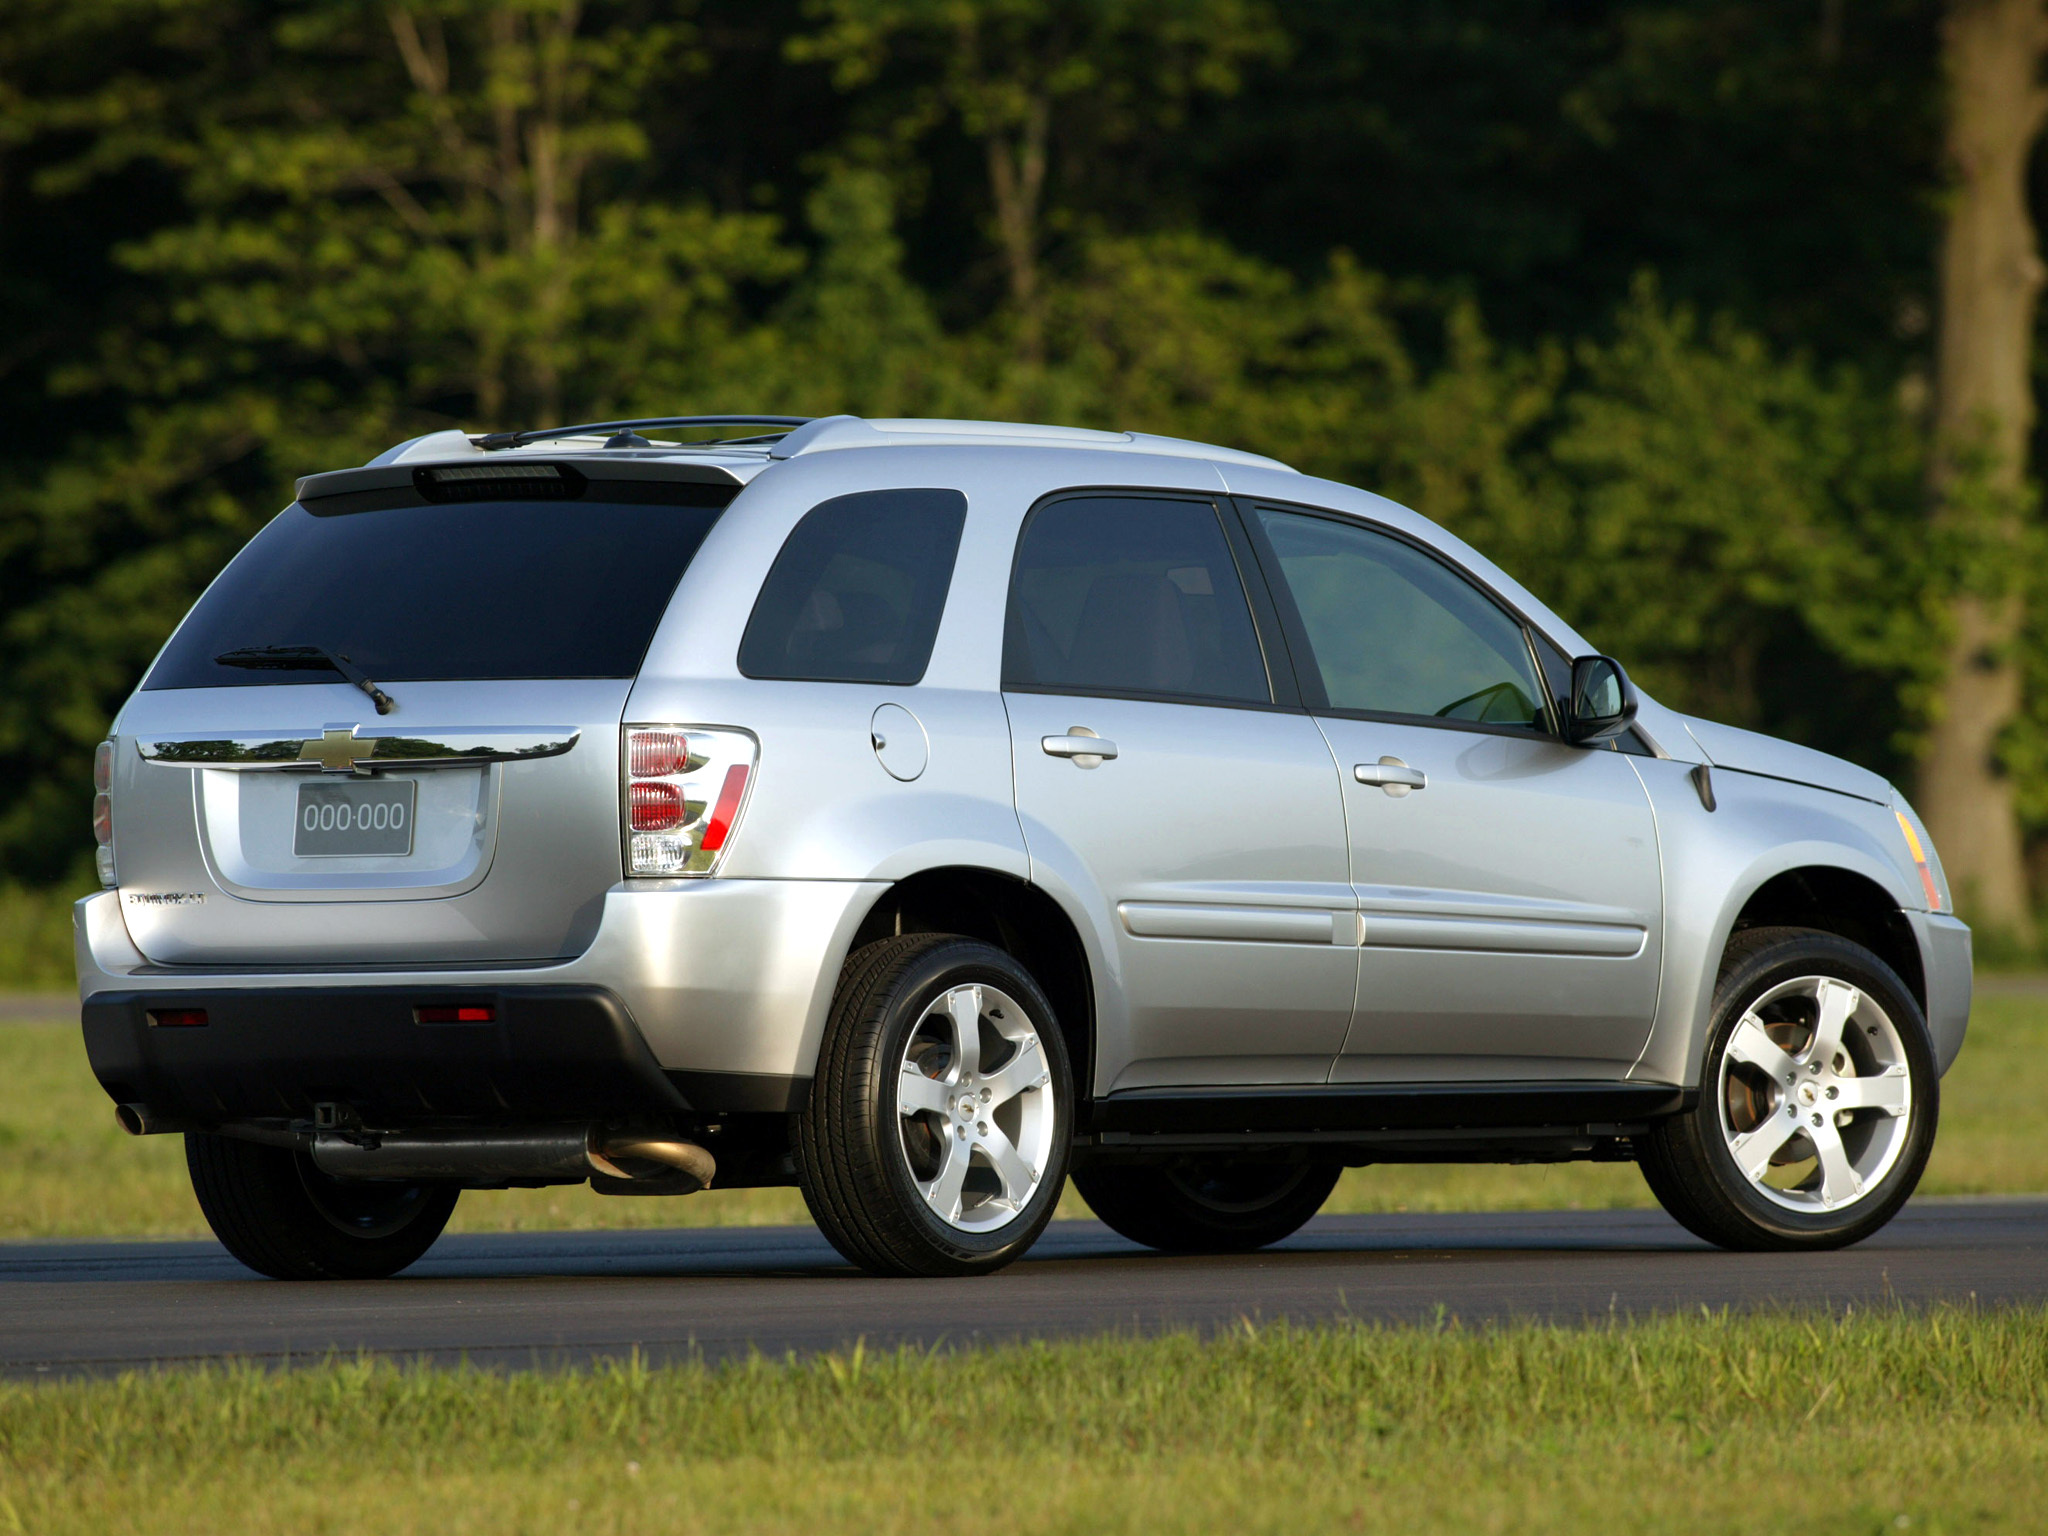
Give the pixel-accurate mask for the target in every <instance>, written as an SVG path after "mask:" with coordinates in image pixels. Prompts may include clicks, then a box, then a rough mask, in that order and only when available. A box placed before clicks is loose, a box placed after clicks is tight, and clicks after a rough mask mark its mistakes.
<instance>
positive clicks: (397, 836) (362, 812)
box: [292, 779, 419, 859]
mask: <svg viewBox="0 0 2048 1536" xmlns="http://www.w3.org/2000/svg"><path fill="white" fill-rule="evenodd" d="M418 788H419V785H418V784H416V783H415V782H414V781H413V780H411V779H369V780H366V781H362V782H347V781H344V782H336V781H334V780H331V779H328V780H322V781H319V782H317V783H312V784H301V785H300V786H299V814H298V820H297V821H296V822H295V823H294V824H293V826H292V852H293V853H295V854H297V855H298V856H299V857H300V858H302V859H319V858H331V857H336V856H340V857H347V856H350V855H353V856H355V857H357V858H363V857H366V856H376V857H383V858H391V857H393V856H396V857H399V858H403V857H404V856H405V855H406V854H409V853H411V852H412V808H413V795H414V793H415V791H417V790H418Z"/></svg>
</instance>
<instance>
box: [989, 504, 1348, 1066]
mask: <svg viewBox="0 0 2048 1536" xmlns="http://www.w3.org/2000/svg"><path fill="white" fill-rule="evenodd" d="M1250 558H1251V557H1250V550H1249V546H1248V545H1246V544H1245V543H1244V542H1243V536H1242V534H1241V533H1236V534H1234V535H1233V534H1231V533H1227V532H1226V525H1225V523H1224V520H1223V517H1222V516H1221V515H1220V513H1219V509H1218V507H1217V505H1216V504H1215V503H1214V502H1213V501H1211V500H1209V499H1206V498H1200V497H1195V496H1156V495H1142V494H1136V493H1122V494H1100V493H1093V494H1088V495H1076V496H1068V497H1062V498H1058V499H1055V500H1052V501H1049V502H1046V503H1043V504H1041V505H1040V506H1039V507H1038V508H1037V509H1035V510H1034V511H1033V513H1032V514H1031V517H1030V519H1029V521H1028V522H1027V523H1026V525H1025V529H1024V534H1023V537H1022V539H1021V540H1020V542H1019V547H1018V554H1017V565H1016V572H1015V577H1014V580H1013V582H1012V588H1011V596H1010V609H1009V616H1008V628H1007V635H1006V644H1005V647H1004V669H1003V670H1004V703H1005V705H1006V706H1007V708H1008V710H1009V715H1010V732H1011V750H1012V754H1013V758H1014V761H1015V771H1016V790H1017V809H1018V814H1019V817H1020V819H1021V821H1022V823H1023V829H1024V840H1025V844H1026V846H1027V848H1028V849H1029V851H1030V856H1031V870H1032V878H1033V880H1034V881H1036V882H1037V883H1039V884H1041V885H1043V886H1045V887H1046V888H1047V889H1048V890H1049V891H1051V892H1052V893H1053V894H1054V896H1055V897H1056V898H1058V899H1060V900H1062V901H1063V902H1065V903H1066V904H1067V905H1068V908H1069V910H1071V911H1077V912H1082V913H1085V914H1086V915H1087V917H1088V918H1089V920H1090V923H1089V926H1090V927H1091V928H1092V930H1093V932H1094V934H1095V935H1096V937H1097V939H1098V941H1099V946H1100V952H1099V953H1098V954H1097V956H1096V957H1095V959H1096V964H1097V967H1098V972H1099V974H1098V975H1097V978H1096V981H1097V985H1096V995H1097V1000H1098V1008H1099V1017H1098V1020H1097V1032H1096V1033H1097V1061H1096V1071H1095V1080H1096V1081H1095V1087H1096V1091H1098V1092H1109V1091H1112V1090H1122V1089H1131V1088H1163V1087H1178V1086H1195V1085H1224V1084H1254V1083H1315V1082H1321V1081H1323V1080H1324V1078H1325V1077H1326V1076H1327V1074H1328V1071H1329V1067H1330V1062H1331V1060H1332V1059H1333V1058H1334V1057H1335V1056H1336V1054H1337V1051H1338V1049H1339V1048H1340V1046H1341V1045H1342V1043H1343V1039H1344V1034H1345V1030H1346V1028H1347V1026H1348V1024H1349V1021H1350V1017H1351V1008H1352V1001H1353V991H1354V987H1355V983H1356V979H1357V957H1358V951H1357V949H1356V947H1355V935H1356V925H1357V917H1356V903H1355V901H1354V900H1353V898H1352V894H1351V889H1350V886H1349V883H1348V878H1347V858H1346V853H1345V844H1344V811H1343V804H1342V799H1341V797H1340V795H1339V793H1338V789H1337V783H1336V777H1335V770H1334V767H1333V765H1332V762H1331V758H1330V753H1329V748H1328V746H1327V745H1326V744H1325V742H1324V740H1323V737H1322V734H1321V733H1320V731H1319V730H1318V729H1317V727H1316V723H1315V721H1314V720H1313V719H1311V718H1310V717H1309V715H1308V714H1307V713H1305V712H1304V711H1303V710H1301V709H1300V708H1299V707H1298V706H1295V705H1293V704H1292V702H1291V699H1289V702H1288V703H1285V704H1282V703H1278V702H1276V695H1275V691H1274V673H1275V672H1278V673H1279V675H1280V678H1281V680H1282V689H1283V692H1282V694H1281V695H1280V697H1282V698H1288V697H1289V694H1288V690H1291V686H1292V684H1291V679H1290V678H1288V676H1287V674H1286V671H1285V664H1284V662H1280V661H1279V660H1278V658H1277V657H1276V658H1275V661H1276V665H1275V667H1273V668H1271V669H1269V667H1268V665H1267V656H1266V651H1267V646H1266V645H1265V644H1263V643H1262V640H1261V635H1260V631H1259V628H1258V627H1257V626H1256V625H1255V624H1254V622H1253V617H1252V612H1251V608H1250V606H1249V604H1248V602H1247V600H1246V594H1245V587H1244V584H1243V581H1242V578H1241V576H1240V574H1239V564H1240V560H1241V559H1242V560H1244V561H1247V562H1248V561H1249V560H1250ZM1098 744H1099V750H1098Z"/></svg>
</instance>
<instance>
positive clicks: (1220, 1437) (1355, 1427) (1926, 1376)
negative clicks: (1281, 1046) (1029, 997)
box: [0, 1309, 2048, 1536]
mask: <svg viewBox="0 0 2048 1536" xmlns="http://www.w3.org/2000/svg"><path fill="white" fill-rule="evenodd" d="M2044 1420H2048V1313H2044V1312H2042V1311H2041V1310H2039V1309H2026V1310H2016V1311H2011V1312H2001V1313H1986V1314H1978V1313H1974V1312H1968V1311H1955V1310H1948V1311H1938V1312H1935V1313H1933V1314H1929V1315H1924V1316H1921V1317H1904V1316H1899V1315H1880V1316H1872V1315H1857V1316H1852V1317H1849V1318H1846V1319H1839V1320H1831V1319H1826V1318H1802V1317H1797V1316H1781V1317H1768V1316H1766V1317H1747V1318H1730V1317H1724V1316H1713V1317H1703V1316H1699V1315H1694V1316H1691V1317H1686V1318H1675V1319H1672V1318H1667V1319H1659V1320H1652V1321H1646V1322H1641V1323H1634V1324H1620V1325H1616V1326H1613V1327H1603V1328H1594V1329H1584V1330H1559V1329H1552V1328H1547V1327H1528V1328H1507V1329H1499V1330H1484V1331H1475V1332H1464V1331H1460V1330H1458V1329H1456V1328H1450V1329H1442V1330H1433V1329H1428V1328H1393V1329H1382V1328H1372V1327H1362V1326H1361V1327H1339V1328H1332V1329H1321V1330H1312V1331H1301V1330H1289V1329H1285V1328H1269V1329H1266V1330H1263V1331H1258V1332H1254V1331H1252V1330H1251V1329H1250V1328H1248V1327H1247V1328H1245V1329H1242V1330H1240V1331H1237V1332H1234V1333H1231V1334H1227V1335H1225V1336H1223V1337H1221V1338H1217V1339H1214V1340H1209V1341H1203V1340H1199V1339H1195V1338H1191V1337H1184V1336H1177V1337H1168V1338H1164V1339H1154V1340H1150V1341H1133V1340H1128V1339H1098V1340H1092V1341H1086V1342H1076V1343H1059V1344H1040V1345H1028V1346H1019V1347H1012V1348H1005V1349H994V1350H987V1351H982V1352H978V1353H975V1354H972V1355H957V1354H939V1355H934V1356H929V1357H928V1356H923V1355H917V1354H908V1355H892V1356H885V1357H875V1356H866V1355H863V1354H862V1353H860V1352H854V1353H850V1354H840V1355H833V1356H827V1357H823V1358H818V1359H813V1360H808V1361H801V1362H788V1363H783V1362H776V1363H769V1362H762V1361H755V1362H752V1363H748V1364H741V1365H738V1366H733V1367H727V1368H724V1369H718V1370H712V1369H705V1368H701V1367H692V1366H680V1367H670V1368H665V1369H661V1370H644V1369H634V1368H631V1367H621V1368H600V1369H597V1370H594V1371H589V1372H560V1373H528V1374H522V1375H517V1376H511V1377H506V1376H498V1375H491V1374H484V1373H477V1372H464V1371H431V1370H405V1369H402V1368H398V1367H394V1366H391V1365H375V1364H359V1363H342V1364H327V1365H319V1366H313V1367H310V1368H306V1367H302V1368H298V1369H294V1370H291V1371H288V1372H283V1373H272V1374H265V1373H261V1372H257V1371H254V1370H235V1369H228V1370H208V1371H199V1372H190V1371H171V1372H165V1373H162V1374H153V1375H138V1376H129V1377H124V1378H120V1379H117V1380H113V1381H106V1382H97V1383H91V1382H85V1383H61V1382H44V1383H38V1384H34V1385H21V1384H8V1385H0V1530H7V1531H20V1532H35V1533H38V1536H42V1533H65V1532H80V1533H85V1532H91V1533H99V1532H104V1531H109V1530H118V1531H129V1532H138V1533H159V1532H163V1533H170V1532H179V1533H183V1532H192V1533H205V1536H214V1533H216V1532H219V1531H224V1530H225V1531H293V1532H305V1533H320V1532H355V1531H373V1530H374V1531H377V1532H380V1533H387V1536H407V1533H415V1532H417V1533H433V1536H457V1533H464V1532H479V1533H490V1536H507V1533H514V1532H536V1533H540V1532H549V1533H552V1532H556V1531H563V1530H574V1531H579V1532H593V1533H595V1532H603V1533H633V1532H649V1533H656V1532H658V1533H662V1536H668V1533H672V1532H685V1531H686V1532H693V1533H716V1532H728V1531H730V1532H784V1531H787V1532H793V1533H803V1536H829V1533H836V1532H848V1533H861V1536H866V1533H876V1532H880V1533H887V1532H930V1531H962V1532H970V1533H981V1532H989V1533H997V1532H1000V1533H1003V1536H1030V1533H1036V1532H1076V1533H1079V1532H1087V1533H1090V1536H1108V1533H1121V1532H1137V1531H1145V1532H1162V1531H1164V1532H1172V1531H1228V1532H1232V1533H1244V1536H1256V1533H1263V1532H1274V1533H1287V1536H1299V1533H1302V1532H1308V1531H1366V1532H1382V1531H1383V1532H1389V1533H1393V1532H1400V1533H1403V1536H1409V1533H1431V1532H1458V1533H1465V1532H1514V1533H1517V1536H1525V1533H1526V1536H1543V1533H1552V1532H1555V1533H1559V1536H1567V1533H1569V1536H1582V1533H1585V1532H1589V1531H1593V1532H1597V1531H1609V1530H1646V1531H1684V1532H1688V1533H1701V1532H1729V1533H1737V1532H1740V1533H1743V1536H1750V1533H1755V1532H1772V1531H1797V1532H1800V1533H1802V1536H1836V1533H1843V1536H1846V1533H1864V1536H1877V1533H1880V1532H1883V1533H1887V1536H1893V1533H1896V1532H1898V1531H1901V1530H1908V1529H1910V1530H1913V1531H1916V1532H1933V1533H1944V1532H1972V1533H1976V1532H2005V1531H2014V1532H2018V1531H2038V1530H2039V1529H2040V1528H2041V1518H2042V1515H2041V1512H2042V1509H2043V1507H2044V1502H2043V1501H2044V1499H2048V1422H2044Z"/></svg>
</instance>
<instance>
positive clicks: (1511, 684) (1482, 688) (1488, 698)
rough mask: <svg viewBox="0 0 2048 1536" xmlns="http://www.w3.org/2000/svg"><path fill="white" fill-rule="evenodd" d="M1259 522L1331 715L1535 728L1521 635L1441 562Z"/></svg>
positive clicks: (1291, 517) (1536, 698) (1532, 676)
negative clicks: (1364, 714) (1412, 717)
mask: <svg viewBox="0 0 2048 1536" xmlns="http://www.w3.org/2000/svg"><path fill="white" fill-rule="evenodd" d="M1259 520H1260V523H1261V525H1262V526H1263V527H1264V528H1265V531H1266V536H1267V538H1268V539H1270V540H1271V541H1272V544H1273V549H1274V552H1275V553H1276V554H1278V555H1279V557H1280V569H1281V572H1282V573H1283V575H1284V577H1285V580H1286V583H1287V587H1288V590H1289V592H1290V593H1291V594H1292V596H1293V598H1294V605H1295V607H1296V608H1297V609H1298V610H1299V611H1300V614H1301V622H1302V627H1303V628H1304V629H1305V630H1306V631H1307V632H1308V633H1307V638H1308V643H1309V647H1310V649H1311V650H1312V651H1313V652H1314V654H1315V666H1316V670H1317V673H1318V674H1319V675H1320V677H1321V679H1322V684H1323V689H1324V691H1325V692H1326V693H1327V694H1328V696H1329V703H1330V706H1331V707H1332V708H1334V709H1356V710H1365V711H1370V712H1372V713H1375V714H1392V715H1425V716H1429V717H1431V718H1434V719H1442V720H1474V721H1483V722H1486V723H1489V724H1495V725H1520V726H1533V727H1535V728H1537V729H1541V728H1543V727H1544V725H1545V723H1546V722H1545V715H1544V706H1543V688H1542V685H1541V684H1539V683H1538V682H1537V680H1536V667H1535V663H1534V662H1533V661H1532V660H1531V659H1530V656H1529V645H1528V642H1527V640H1525V639H1524V638H1523V634H1522V626H1521V625H1520V624H1519V623H1518V622H1517V621H1516V620H1515V619H1513V618H1512V617H1510V616H1509V615H1508V614H1507V613H1506V612H1504V611H1503V610H1502V609H1501V608H1500V606H1499V605H1498V604H1496V603H1495V602H1494V601H1493V600H1492V599H1491V598H1489V597H1487V596H1486V595H1485V594H1484V593H1482V592H1480V591H1479V590H1478V589H1477V588H1476V587H1474V586H1473V585H1472V584H1471V583H1470V582H1468V581H1466V580H1465V579H1464V578H1463V577H1461V576H1459V575H1457V574H1456V573H1455V572H1453V571H1452V570H1451V569H1450V568H1449V567H1448V566H1446V565H1444V564H1443V562H1441V561H1439V560H1436V559H1434V558H1432V557H1431V556H1429V555H1426V554H1424V553H1423V552H1422V551H1421V550H1419V549H1416V548H1415V547H1414V546H1412V545H1410V544H1405V543H1403V542H1401V541H1400V540H1399V539H1393V538H1389V537H1387V536H1386V535H1384V534H1380V533H1375V532H1373V531H1372V530H1370V529H1368V528H1363V527H1360V526H1358V525H1357V524H1355V523H1340V522H1336V521H1333V520H1331V519H1329V518H1322V517H1304V516H1301V515H1300V514H1297V513H1289V512H1277V511H1274V510H1272V509H1270V508H1265V507H1262V508H1260V509H1259Z"/></svg>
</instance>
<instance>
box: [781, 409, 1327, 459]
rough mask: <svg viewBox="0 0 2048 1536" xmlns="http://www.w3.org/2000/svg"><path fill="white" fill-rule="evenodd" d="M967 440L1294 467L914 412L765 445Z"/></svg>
mask: <svg viewBox="0 0 2048 1536" xmlns="http://www.w3.org/2000/svg"><path fill="white" fill-rule="evenodd" d="M913 444H916V445H921V446H927V447H929V446H936V445H942V444H944V445H960V444H969V445H973V446H977V447H1018V448H1023V447H1033V448H1097V449H1100V448H1108V449H1124V450H1126V451H1128V452H1133V453H1156V454H1163V455H1165V456H1167V457H1169V458H1177V459H1206V460H1208V461H1210V462H1211V463H1216V464H1242V465H1246V466H1256V467H1258V468H1260V469H1280V470H1287V471H1289V472H1293V471H1294V466H1293V465H1291V464H1286V463H1282V462H1281V461H1280V460H1279V459H1271V458H1267V457H1266V456H1265V455H1264V454H1260V453H1246V452H1245V451H1244V450H1243V449H1241V448H1224V447H1221V446H1219V445H1217V444H1215V443H1196V442H1190V441H1188V440H1187V439H1185V438H1179V437H1157V436H1154V435H1153V434H1152V433H1149V432H1098V431H1095V430H1093V429H1091V428H1088V427H1054V426H1037V425H1032V424H1029V423H1025V422H1014V421H941V420H924V419H919V418H916V417H902V418H865V417H859V416H820V417H818V418H817V419H816V420H814V421H810V422H807V423H805V424H804V425H803V426H801V427H797V428H793V429H792V430H791V431H789V432H787V433H785V434H784V435H783V436H782V437H781V438H779V439H777V440H776V442H775V443H774V445H773V446H772V447H770V448H769V450H768V456H769V457H770V458H771V459H793V458H796V457H798V456H799V455H802V454H807V453H820V452H823V451H825V450H827V449H834V448H889V447H907V446H910V445H913Z"/></svg>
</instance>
